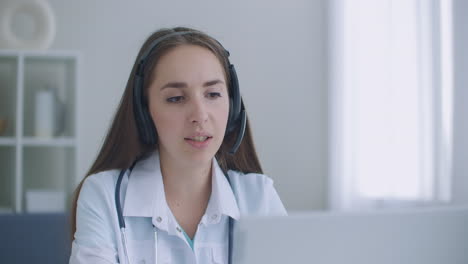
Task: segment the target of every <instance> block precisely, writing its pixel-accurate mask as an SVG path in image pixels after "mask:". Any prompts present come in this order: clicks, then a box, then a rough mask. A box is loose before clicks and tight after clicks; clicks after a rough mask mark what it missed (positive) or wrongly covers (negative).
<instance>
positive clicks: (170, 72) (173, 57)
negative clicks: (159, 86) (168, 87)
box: [154, 45, 225, 82]
mask: <svg viewBox="0 0 468 264" xmlns="http://www.w3.org/2000/svg"><path fill="white" fill-rule="evenodd" d="M224 75H225V74H224V69H223V67H222V65H221V62H220V61H219V59H218V58H217V57H216V56H215V55H214V53H213V52H211V51H210V50H209V49H207V48H204V47H201V46H197V45H180V46H177V47H175V48H173V49H171V50H169V51H168V52H167V53H166V54H164V55H163V56H161V58H160V59H159V61H158V62H157V64H156V67H155V68H154V77H155V80H154V81H156V82H165V81H190V80H193V81H196V80H200V81H201V80H205V79H212V78H223V79H225V76H224Z"/></svg>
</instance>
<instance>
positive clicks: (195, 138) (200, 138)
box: [192, 137, 208, 142]
mask: <svg viewBox="0 0 468 264" xmlns="http://www.w3.org/2000/svg"><path fill="white" fill-rule="evenodd" d="M207 138H208V137H193V138H192V140H193V141H199V142H202V141H205V140H206V139H207Z"/></svg>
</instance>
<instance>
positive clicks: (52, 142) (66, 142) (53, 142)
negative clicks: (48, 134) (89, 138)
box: [22, 137, 76, 147]
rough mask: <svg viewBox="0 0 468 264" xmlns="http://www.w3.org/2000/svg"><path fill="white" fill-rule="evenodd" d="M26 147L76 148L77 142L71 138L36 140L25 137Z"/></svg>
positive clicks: (23, 140) (24, 143)
mask: <svg viewBox="0 0 468 264" xmlns="http://www.w3.org/2000/svg"><path fill="white" fill-rule="evenodd" d="M22 142H23V145H24V146H31V147H33V146H43V147H74V146H75V145H76V140H75V139H74V138H69V137H61V138H35V137H25V138H23V139H22Z"/></svg>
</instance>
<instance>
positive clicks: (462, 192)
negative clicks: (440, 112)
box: [452, 0, 468, 204]
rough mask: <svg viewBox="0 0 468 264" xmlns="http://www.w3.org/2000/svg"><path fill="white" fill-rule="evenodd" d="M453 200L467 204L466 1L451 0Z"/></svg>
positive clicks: (467, 50)
mask: <svg viewBox="0 0 468 264" xmlns="http://www.w3.org/2000/svg"><path fill="white" fill-rule="evenodd" d="M453 9H454V34H453V35H454V63H455V65H454V85H455V91H454V103H455V106H454V122H453V123H454V150H453V151H454V153H453V159H454V164H453V175H454V180H453V185H452V186H453V191H454V192H453V194H454V196H453V199H454V202H456V203H459V204H460V203H463V204H468V49H467V47H468V27H467V25H468V16H467V15H466V14H467V11H468V1H465V0H454V2H453Z"/></svg>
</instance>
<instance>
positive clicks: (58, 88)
mask: <svg viewBox="0 0 468 264" xmlns="http://www.w3.org/2000/svg"><path fill="white" fill-rule="evenodd" d="M76 64H77V63H76V60H73V59H72V58H69V57H50V56H48V57H41V56H39V55H38V56H34V57H32V56H28V57H25V59H24V74H25V77H24V95H23V96H24V116H23V128H24V129H23V136H25V137H31V136H39V135H44V134H46V135H54V136H67V137H72V136H74V135H75V99H76V98H75V97H76V96H75V91H76V87H75V77H76V76H75V74H74V73H75V71H76V67H77V65H76ZM44 96H46V101H44V100H42V101H38V99H40V98H44ZM39 102H42V103H39ZM46 102H47V103H46ZM44 126H45V127H44Z"/></svg>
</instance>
